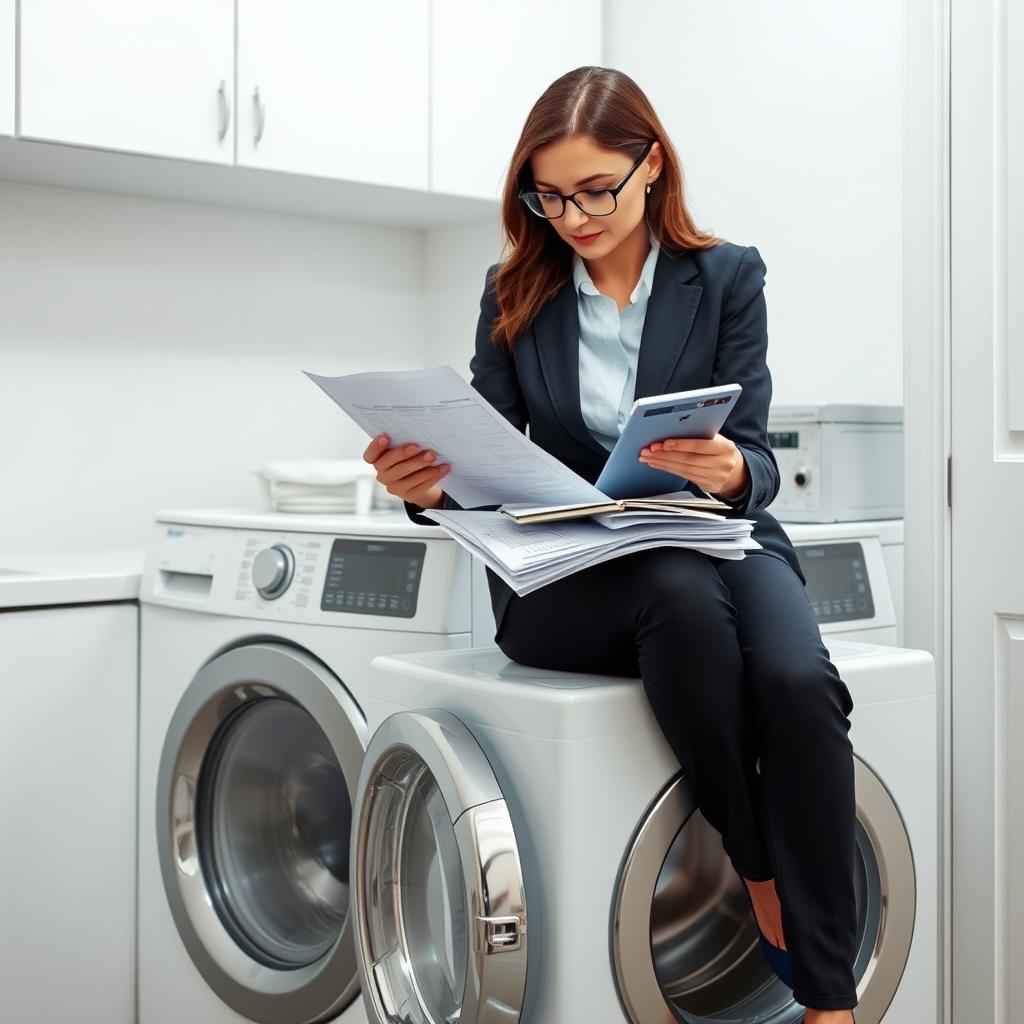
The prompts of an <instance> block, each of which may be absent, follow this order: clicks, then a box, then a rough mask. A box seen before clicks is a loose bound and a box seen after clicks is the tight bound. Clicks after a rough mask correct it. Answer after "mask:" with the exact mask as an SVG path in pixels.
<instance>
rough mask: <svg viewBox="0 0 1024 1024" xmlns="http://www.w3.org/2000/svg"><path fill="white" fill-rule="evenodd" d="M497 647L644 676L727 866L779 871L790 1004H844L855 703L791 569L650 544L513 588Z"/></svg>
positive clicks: (559, 663) (852, 909) (848, 978)
mask: <svg viewBox="0 0 1024 1024" xmlns="http://www.w3.org/2000/svg"><path fill="white" fill-rule="evenodd" d="M495 640H496V642H497V644H498V646H499V647H500V648H501V650H502V652H503V653H504V654H505V655H506V656H508V657H509V658H511V659H512V660H513V661H517V662H520V663H522V664H524V665H532V666H535V667H539V668H548V669H559V670H564V671H578V672H595V673H600V674H609V675H624V676H637V675H639V676H640V677H641V679H642V681H643V687H644V691H645V693H646V695H647V699H648V702H649V703H650V705H651V708H652V710H653V712H654V715H655V718H656V719H657V721H658V724H659V726H660V728H661V731H662V732H663V733H664V735H665V737H666V739H667V740H668V743H669V745H670V746H671V748H672V750H673V751H674V752H675V755H676V757H677V759H678V760H679V763H680V766H681V767H682V768H683V770H684V772H685V773H686V775H687V777H688V780H689V782H690V785H691V787H692V790H693V793H694V797H695V799H696V801H697V804H698V806H699V807H700V809H701V813H702V814H703V815H704V817H705V818H706V819H707V821H708V823H709V824H710V825H712V826H713V827H714V828H715V829H717V831H718V832H719V833H720V834H721V836H722V843H723V848H724V850H725V853H726V854H727V856H728V857H729V859H730V860H731V862H732V865H733V867H734V868H735V869H736V870H737V871H738V872H739V873H740V874H741V875H742V876H743V877H744V878H748V879H750V880H752V881H764V880H766V879H768V878H774V879H775V886H776V890H777V891H778V894H779V900H780V903H781V906H782V928H783V934H784V935H785V941H786V948H787V950H788V951H789V955H790V961H791V963H792V970H793V983H794V989H793V995H794V998H795V999H796V1001H797V1002H799V1003H801V1004H802V1005H803V1006H809V1007H814V1008H816V1009H823V1010H827V1009H843V1008H852V1007H855V1006H856V1005H857V994H856V983H855V981H854V976H853V962H854V958H855V955H856V939H857V934H856V901H855V893H854V855H855V839H854V823H855V815H856V812H855V803H854V781H853V747H852V744H851V743H850V740H849V737H848V735H847V734H848V732H849V729H850V722H849V719H848V715H849V714H850V712H851V711H852V710H853V698H852V697H851V695H850V691H849V690H848V689H847V687H846V684H845V683H844V682H843V680H842V679H841V678H840V676H839V673H838V671H837V670H836V668H835V666H834V665H833V664H832V663H831V661H830V660H829V654H828V651H827V650H826V649H825V647H824V644H823V643H822V639H821V633H820V631H819V629H818V624H817V622H816V620H815V618H814V612H813V611H812V609H811V605H810V602H809V600H808V598H807V594H806V591H805V590H804V585H803V584H802V583H801V582H800V578H799V577H798V576H797V575H796V573H795V572H794V571H793V569H792V567H791V566H789V565H787V564H786V563H785V562H784V561H782V560H781V559H779V558H776V557H774V556H773V555H768V554H764V553H761V552H754V553H753V554H750V553H748V555H747V557H746V558H743V559H740V560H738V561H730V560H728V559H718V558H712V557H709V556H707V555H703V554H701V553H699V552H696V551H691V550H688V549H686V548H669V547H661V548H651V549H649V550H646V551H640V552H635V553H633V554H630V555H624V556H622V557H620V558H614V559H611V560H609V561H607V562H601V563H599V564H598V565H594V566H590V567H588V568H587V569H583V570H581V571H579V572H577V573H574V574H572V575H570V576H567V577H565V578H563V579H561V580H557V581H555V582H554V583H550V584H548V585H546V586H544V587H541V588H540V589H539V590H535V591H533V592H532V593H530V594H527V595H525V596H524V597H518V596H514V597H513V598H512V601H511V603H510V605H509V607H508V609H507V611H506V613H505V618H504V620H503V622H502V624H501V629H500V630H499V632H498V634H497V636H496V637H495ZM758 759H760V763H759V765H758V766H757V767H755V763H756V762H757V761H758Z"/></svg>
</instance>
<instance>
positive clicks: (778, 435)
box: [768, 430, 800, 448]
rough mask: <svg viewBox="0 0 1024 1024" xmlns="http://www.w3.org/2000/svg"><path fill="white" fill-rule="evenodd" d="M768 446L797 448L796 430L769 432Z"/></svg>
mask: <svg viewBox="0 0 1024 1024" xmlns="http://www.w3.org/2000/svg"><path fill="white" fill-rule="evenodd" d="M768 444H769V445H770V446H771V447H772V448H799V447H800V433H799V431H796V430H769V431H768Z"/></svg>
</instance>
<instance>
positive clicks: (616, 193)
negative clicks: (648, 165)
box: [518, 139, 657, 220]
mask: <svg viewBox="0 0 1024 1024" xmlns="http://www.w3.org/2000/svg"><path fill="white" fill-rule="evenodd" d="M655 141H657V140H655V139H649V140H648V141H647V144H646V145H645V146H644V149H643V152H642V153H641V154H640V155H639V156H638V157H637V158H636V162H635V163H634V164H633V166H632V167H630V169H629V171H628V172H627V173H626V176H625V177H624V178H623V179H622V181H620V182H619V183H618V185H616V186H615V187H614V188H581V189H580V190H579V191H578V192H573V194H572V195H571V196H563V195H562V194H561V193H560V192H537V191H536V190H535V188H534V189H526V190H520V192H519V195H518V198H519V199H520V200H522V202H523V205H524V206H525V207H526V208H527V209H528V210H529V211H530V213H532V214H534V215H535V216H537V217H540V218H541V219H542V220H558V217H564V216H565V204H566V202H570V201H571V202H572V204H573V205H574V206H575V207H576V209H577V210H579V211H580V213H583V214H586V215H587V216H588V217H610V216H611V215H612V214H613V213H614V212H615V211H616V210H617V209H618V208H619V193H620V192H621V191H622V190H623V189H624V188H625V187H626V182H628V181H629V179H630V178H632V177H633V172H634V171H635V170H636V169H637V168H638V167H639V166H640V165H641V164H642V163H643V162H644V157H646V156H647V154H648V153H649V152H650V151H651V147H652V146H653V145H654V143H655ZM582 192H610V193H611V196H612V203H613V204H614V205H613V206H612V208H611V209H610V210H609V211H608V212H607V213H591V212H590V211H589V210H584V209H583V207H582V206H580V204H579V203H578V202H577V201H576V197H577V196H578V195H580V193H582ZM528 195H534V196H538V197H540V196H558V198H559V199H561V200H562V212H561V213H560V214H559V215H558V217H549V216H547V214H544V213H537V211H536V210H535V209H533V207H532V206H530V204H529V203H528V202H527V201H526V197H527V196H528ZM539 201H540V200H539V198H538V202H539Z"/></svg>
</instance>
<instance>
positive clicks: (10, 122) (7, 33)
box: [0, 0, 14, 135]
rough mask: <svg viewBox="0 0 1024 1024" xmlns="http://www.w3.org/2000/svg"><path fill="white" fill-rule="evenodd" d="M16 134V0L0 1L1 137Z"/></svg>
mask: <svg viewBox="0 0 1024 1024" xmlns="http://www.w3.org/2000/svg"><path fill="white" fill-rule="evenodd" d="M13 134H14V0H0V135H13Z"/></svg>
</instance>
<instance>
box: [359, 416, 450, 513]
mask: <svg viewBox="0 0 1024 1024" xmlns="http://www.w3.org/2000/svg"><path fill="white" fill-rule="evenodd" d="M388 441H389V438H388V435H387V434H378V435H377V437H375V438H374V439H373V440H372V441H371V442H370V443H369V445H368V446H367V448H366V451H364V452H363V459H364V460H365V461H366V462H369V463H370V464H371V465H372V466H373V468H374V469H375V470H376V471H377V482H378V483H380V484H383V485H384V487H385V489H386V490H387V492H388V494H394V495H395V496H396V497H398V498H401V499H402V500H403V501H411V502H412V503H413V504H414V505H419V506H420V507H421V508H440V507H441V506H442V505H443V504H444V491H442V490H441V488H440V486H439V485H438V481H439V480H441V479H442V478H443V477H444V475H445V474H446V473H447V472H448V470H449V469H451V466H450V465H449V464H448V463H445V462H442V463H440V464H439V465H436V466H435V465H434V464H433V460H434V458H435V453H434V452H432V451H430V450H427V451H424V450H423V449H422V448H421V447H420V446H419V445H418V444H416V443H415V442H413V443H411V444H405V445H402V446H401V447H399V448H389V447H388Z"/></svg>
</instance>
